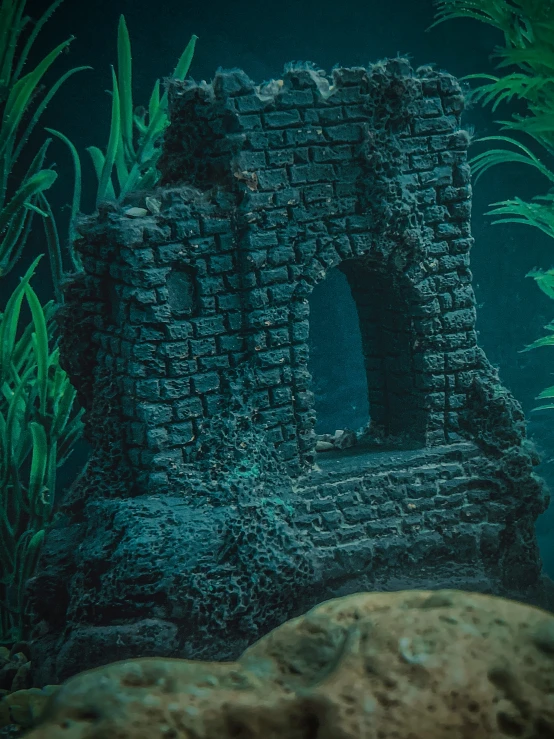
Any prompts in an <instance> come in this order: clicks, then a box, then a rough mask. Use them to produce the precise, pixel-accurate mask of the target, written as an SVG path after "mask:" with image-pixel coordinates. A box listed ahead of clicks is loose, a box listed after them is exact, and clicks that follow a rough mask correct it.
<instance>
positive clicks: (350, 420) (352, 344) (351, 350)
mask: <svg viewBox="0 0 554 739" xmlns="http://www.w3.org/2000/svg"><path fill="white" fill-rule="evenodd" d="M308 369H309V371H310V374H311V375H312V392H313V393H314V396H315V410H316V416H317V420H316V428H315V430H316V433H318V434H334V433H335V431H336V430H337V429H345V428H346V429H352V430H357V429H359V428H360V427H364V426H366V425H367V423H368V421H369V401H368V389H367V377H366V369H365V364H364V356H363V350H362V335H361V331H360V321H359V319H358V312H357V309H356V303H355V302H354V298H353V297H352V293H351V290H350V286H349V284H348V280H347V278H346V276H345V274H344V273H343V272H342V271H341V270H340V269H339V268H334V269H332V270H330V271H329V272H328V273H327V276H326V278H325V279H324V280H322V281H321V282H320V283H318V284H317V285H316V286H315V288H314V289H313V291H312V293H311V295H310V338H309V361H308Z"/></svg>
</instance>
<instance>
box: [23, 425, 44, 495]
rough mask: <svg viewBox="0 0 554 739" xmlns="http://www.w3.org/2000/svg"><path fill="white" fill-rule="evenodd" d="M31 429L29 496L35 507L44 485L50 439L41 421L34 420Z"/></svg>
mask: <svg viewBox="0 0 554 739" xmlns="http://www.w3.org/2000/svg"><path fill="white" fill-rule="evenodd" d="M30 430H31V435H32V437H33V454H32V457H31V471H30V473H29V487H28V490H27V497H28V500H29V505H30V507H31V508H34V507H35V506H36V501H37V500H38V499H39V496H40V494H41V491H42V488H43V486H44V481H45V476H46V469H47V464H48V441H47V439H46V431H45V430H44V427H43V426H42V425H41V424H40V423H36V422H35V421H33V422H32V423H31V425H30Z"/></svg>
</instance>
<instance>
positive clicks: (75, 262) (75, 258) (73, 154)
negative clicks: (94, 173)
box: [46, 128, 83, 270]
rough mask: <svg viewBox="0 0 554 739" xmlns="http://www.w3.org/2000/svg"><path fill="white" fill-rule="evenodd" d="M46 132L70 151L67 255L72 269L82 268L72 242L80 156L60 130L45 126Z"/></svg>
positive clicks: (77, 199)
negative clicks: (71, 188)
mask: <svg viewBox="0 0 554 739" xmlns="http://www.w3.org/2000/svg"><path fill="white" fill-rule="evenodd" d="M46 131H48V133H51V134H53V135H54V136H57V137H58V138H59V139H60V140H61V141H63V142H64V144H65V145H66V146H67V147H68V149H69V151H70V153H71V159H72V162H73V176H74V180H73V197H72V200H71V214H70V218H69V235H68V247H69V256H70V258H71V261H72V264H73V267H74V269H76V270H80V269H82V264H81V258H80V257H79V255H78V254H77V253H76V251H75V249H74V246H73V242H74V241H75V220H76V218H77V215H78V214H79V211H80V209H81V187H82V179H83V176H82V169H81V158H80V156H79V152H78V151H77V149H76V147H75V145H74V144H73V142H72V141H71V140H70V139H68V138H67V136H65V135H64V134H63V133H60V131H56V130H55V129H53V128H47V129H46Z"/></svg>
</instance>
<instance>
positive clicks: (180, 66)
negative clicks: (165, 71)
mask: <svg viewBox="0 0 554 739" xmlns="http://www.w3.org/2000/svg"><path fill="white" fill-rule="evenodd" d="M197 41H198V36H195V35H194V34H193V35H192V36H191V38H190V41H189V42H188V44H187V46H186V48H185V50H184V51H183V53H182V54H181V56H180V57H179V61H178V62H177V66H176V67H175V71H174V72H173V77H175V79H178V80H184V79H185V77H186V76H187V74H188V73H189V69H190V65H191V63H192V58H193V56H194V49H195V47H196V42H197Z"/></svg>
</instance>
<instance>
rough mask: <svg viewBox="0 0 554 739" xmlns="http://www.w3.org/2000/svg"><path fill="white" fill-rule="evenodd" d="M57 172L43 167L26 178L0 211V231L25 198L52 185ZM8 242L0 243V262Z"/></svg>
mask: <svg viewBox="0 0 554 739" xmlns="http://www.w3.org/2000/svg"><path fill="white" fill-rule="evenodd" d="M56 178H57V174H56V173H55V172H54V171H53V170H51V169H44V170H42V171H40V172H38V173H37V174H36V175H33V176H32V177H30V178H29V179H28V180H26V181H25V182H24V183H23V185H22V186H21V187H20V189H19V190H18V191H17V192H16V194H15V195H14V196H13V198H12V199H11V200H10V202H9V203H8V204H7V205H6V206H5V207H4V208H3V209H2V211H1V212H0V233H2V231H3V230H4V229H5V228H7V227H8V225H9V223H10V221H11V219H12V218H13V217H14V216H15V215H16V214H17V212H18V211H19V209H20V208H22V207H23V206H24V205H25V203H26V202H27V200H29V199H30V198H31V197H33V196H36V195H38V194H40V193H42V192H43V190H48V188H50V187H52V185H53V184H54V182H55V180H56ZM7 247H8V244H4V243H3V242H2V243H0V263H1V262H2V261H3V260H4V258H5V256H6V254H5V252H6V249H7Z"/></svg>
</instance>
